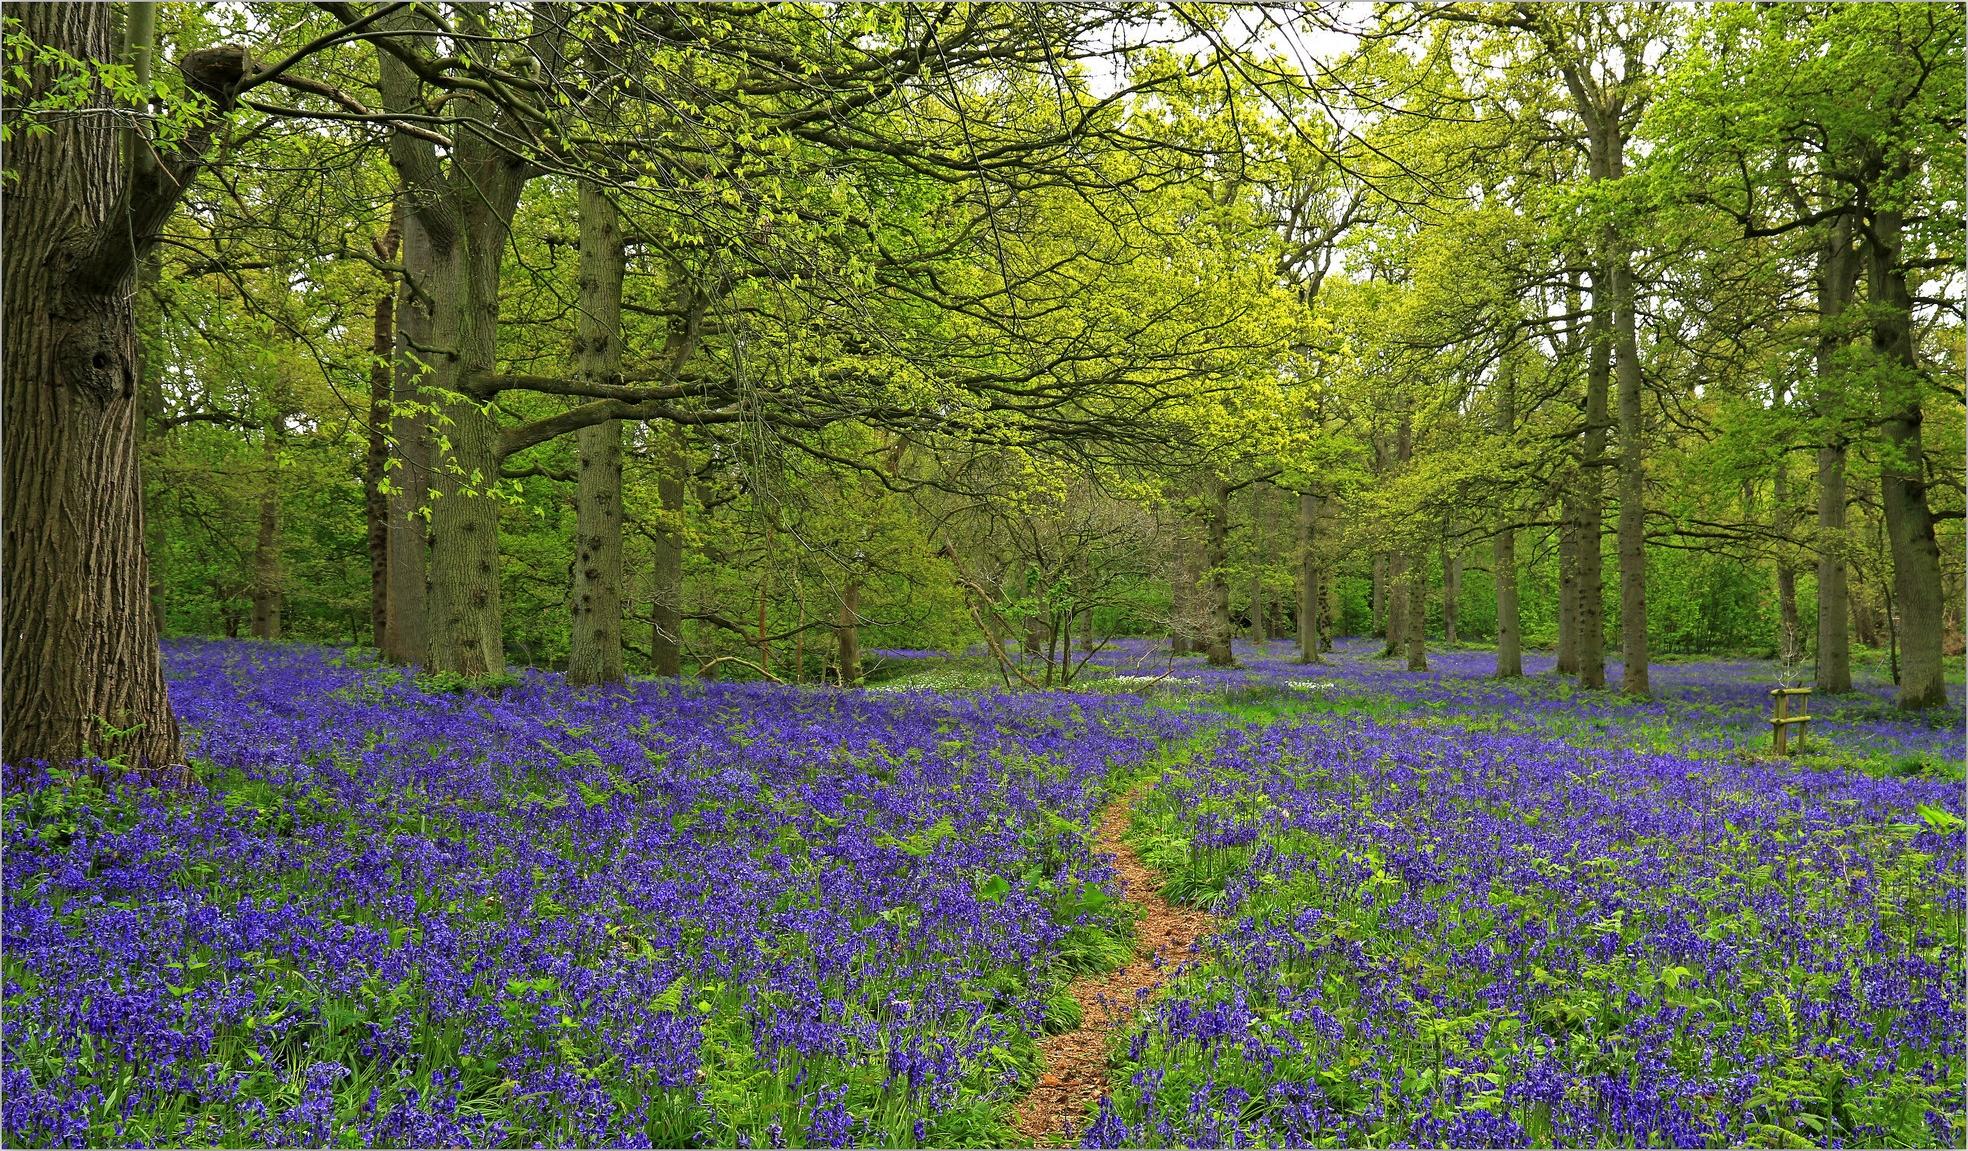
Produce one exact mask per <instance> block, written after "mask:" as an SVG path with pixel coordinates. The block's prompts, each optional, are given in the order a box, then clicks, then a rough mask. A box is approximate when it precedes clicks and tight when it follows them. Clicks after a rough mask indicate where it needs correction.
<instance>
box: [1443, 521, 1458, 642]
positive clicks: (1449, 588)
mask: <svg viewBox="0 0 1968 1151" xmlns="http://www.w3.org/2000/svg"><path fill="white" fill-rule="evenodd" d="M1461 599H1462V553H1461V552H1459V551H1456V550H1455V549H1453V548H1451V547H1450V546H1449V545H1447V544H1443V545H1442V646H1443V647H1445V648H1452V647H1454V646H1455V645H1456V612H1457V610H1458V606H1459V602H1460V601H1461Z"/></svg>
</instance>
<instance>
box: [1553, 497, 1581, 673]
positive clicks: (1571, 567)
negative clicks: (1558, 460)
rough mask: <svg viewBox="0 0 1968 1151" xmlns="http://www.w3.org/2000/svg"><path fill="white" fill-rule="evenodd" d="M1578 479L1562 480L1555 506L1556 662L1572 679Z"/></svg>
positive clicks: (1576, 660)
mask: <svg viewBox="0 0 1968 1151" xmlns="http://www.w3.org/2000/svg"><path fill="white" fill-rule="evenodd" d="M1578 482H1579V481H1578V476H1577V475H1571V476H1567V477H1566V483H1565V490H1564V494H1563V495H1561V496H1560V497H1559V507H1558V661H1557V664H1556V670H1557V672H1558V673H1559V674H1560V675H1571V676H1576V675H1577V674H1578V669H1579V654H1578V651H1579V649H1578V632H1579V627H1578V625H1579V593H1578V585H1579V561H1578V550H1579V549H1578V536H1579V532H1578V524H1579V510H1578V496H1577V493H1576V492H1575V491H1574V489H1575V487H1576V486H1577V484H1578Z"/></svg>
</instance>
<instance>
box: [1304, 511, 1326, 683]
mask: <svg viewBox="0 0 1968 1151" xmlns="http://www.w3.org/2000/svg"><path fill="white" fill-rule="evenodd" d="M1318 544H1319V497H1318V496H1315V495H1313V494H1312V493H1311V492H1301V493H1299V497H1298V662H1300V663H1324V662H1325V660H1324V658H1323V657H1322V656H1321V655H1320V652H1319V614H1320V613H1319V607H1320V604H1319V598H1320V597H1319V592H1320V587H1319V553H1318Z"/></svg>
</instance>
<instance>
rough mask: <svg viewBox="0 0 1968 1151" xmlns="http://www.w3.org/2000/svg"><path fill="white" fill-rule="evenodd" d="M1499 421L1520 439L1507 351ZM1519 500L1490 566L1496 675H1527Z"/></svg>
mask: <svg viewBox="0 0 1968 1151" xmlns="http://www.w3.org/2000/svg"><path fill="white" fill-rule="evenodd" d="M1497 424H1498V430H1499V431H1500V432H1501V433H1502V436H1503V441H1504V443H1506V444H1510V445H1513V446H1514V445H1515V443H1516V438H1517V361H1516V359H1515V358H1514V357H1512V356H1510V355H1508V354H1506V355H1505V356H1504V358H1503V362H1502V363H1501V364H1499V365H1498V366H1497ZM1516 515H1517V506H1516V500H1514V499H1512V500H1508V501H1507V502H1506V503H1505V504H1504V508H1503V527H1502V528H1501V529H1499V530H1498V531H1497V533H1496V537H1495V540H1494V541H1493V542H1492V544H1491V552H1490V554H1491V559H1490V567H1491V569H1492V570H1493V571H1494V572H1495V575H1496V613H1497V654H1496V674H1497V678H1499V679H1510V678H1514V677H1516V676H1521V675H1523V674H1524V631H1523V626H1524V625H1523V618H1522V617H1521V615H1520V614H1519V612H1518V607H1517V529H1516V527H1515V526H1514V523H1515V519H1516Z"/></svg>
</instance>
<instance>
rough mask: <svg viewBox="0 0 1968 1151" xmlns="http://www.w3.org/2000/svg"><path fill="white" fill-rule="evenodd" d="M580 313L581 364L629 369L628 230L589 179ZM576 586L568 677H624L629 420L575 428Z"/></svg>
mask: <svg viewBox="0 0 1968 1151" xmlns="http://www.w3.org/2000/svg"><path fill="white" fill-rule="evenodd" d="M580 198H581V199H580V205H581V206H580V211H581V276H580V298H579V309H580V314H579V316H578V317H577V319H576V320H575V329H574V339H575V349H574V368H575V371H576V372H578V373H580V374H581V375H582V376H583V377H585V378H587V379H591V380H597V381H602V380H608V379H611V378H612V377H614V376H615V375H616V374H618V373H619V372H620V370H621V367H622V337H621V333H622V276H623V271H624V269H623V264H622V259H623V257H622V228H621V222H620V220H619V219H618V217H617V214H616V211H615V205H614V203H613V202H612V201H610V200H609V198H608V194H607V192H605V191H604V190H603V189H602V188H601V186H600V185H598V184H596V183H594V182H593V181H591V180H583V181H581V189H580ZM575 438H576V441H577V444H578V454H579V471H578V472H577V473H576V477H575V488H576V491H575V496H574V521H575V523H574V586H573V588H572V592H571V595H570V596H569V607H570V610H571V616H572V618H571V619H570V621H569V631H568V649H567V682H568V683H571V684H592V683H620V682H621V680H622V422H621V421H620V420H607V421H604V422H602V423H599V424H594V425H592V426H590V427H585V428H582V429H581V430H580V431H579V432H576V433H575Z"/></svg>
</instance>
